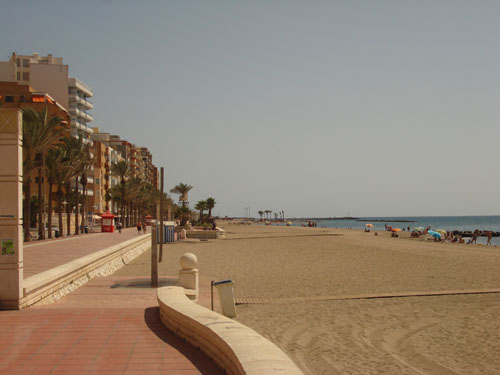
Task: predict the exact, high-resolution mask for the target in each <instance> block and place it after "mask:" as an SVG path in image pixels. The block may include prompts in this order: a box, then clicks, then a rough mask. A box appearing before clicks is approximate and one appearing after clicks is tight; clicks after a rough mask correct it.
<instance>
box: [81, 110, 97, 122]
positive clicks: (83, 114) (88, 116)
mask: <svg viewBox="0 0 500 375" xmlns="http://www.w3.org/2000/svg"><path fill="white" fill-rule="evenodd" d="M80 112H81V117H82V118H83V119H85V121H87V122H91V121H94V117H93V116H92V115H91V114H89V113H87V112H84V111H80Z"/></svg>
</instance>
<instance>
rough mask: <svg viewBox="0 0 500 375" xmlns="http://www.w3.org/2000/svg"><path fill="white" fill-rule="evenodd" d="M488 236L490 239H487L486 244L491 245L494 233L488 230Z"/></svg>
mask: <svg viewBox="0 0 500 375" xmlns="http://www.w3.org/2000/svg"><path fill="white" fill-rule="evenodd" d="M487 236H488V241H486V245H491V237H493V233H491V232H490V231H488V234H487Z"/></svg>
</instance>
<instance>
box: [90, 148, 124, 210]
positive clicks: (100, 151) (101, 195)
mask: <svg viewBox="0 0 500 375" xmlns="http://www.w3.org/2000/svg"><path fill="white" fill-rule="evenodd" d="M92 147H93V154H94V155H95V158H94V183H93V184H92V190H93V193H94V194H93V197H92V198H91V200H90V207H92V210H93V212H94V214H101V213H103V212H106V211H111V212H114V213H116V212H117V208H118V207H116V203H115V204H113V202H111V201H108V200H107V195H108V194H109V193H110V191H111V189H112V188H113V187H114V186H116V185H118V184H119V183H120V179H119V176H116V175H114V174H113V173H112V171H111V166H112V165H113V164H115V163H117V162H119V161H120V160H123V159H122V157H121V155H120V153H118V152H117V151H116V150H114V149H113V148H112V147H109V146H106V144H105V143H103V142H100V141H94V142H93V146H92Z"/></svg>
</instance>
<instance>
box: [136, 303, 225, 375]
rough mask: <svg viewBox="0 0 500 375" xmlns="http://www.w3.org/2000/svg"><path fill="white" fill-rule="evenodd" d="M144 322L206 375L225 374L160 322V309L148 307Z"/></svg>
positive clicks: (145, 311) (200, 352)
mask: <svg viewBox="0 0 500 375" xmlns="http://www.w3.org/2000/svg"><path fill="white" fill-rule="evenodd" d="M144 321H145V322H146V325H147V326H148V328H149V329H150V330H151V332H153V333H154V334H155V335H156V336H157V337H158V338H160V339H161V340H162V341H163V342H165V343H167V344H168V345H170V346H172V347H173V348H175V349H177V350H178V351H179V352H180V353H181V354H182V355H183V356H184V357H186V358H187V360H189V361H190V362H191V363H192V364H193V365H194V366H195V367H196V368H197V369H198V370H199V371H200V374H204V375H218V374H224V372H223V371H222V370H221V369H219V368H218V367H217V366H216V365H215V363H214V362H213V361H212V360H211V359H210V358H209V357H207V356H206V355H205V354H204V353H203V352H202V351H200V350H199V349H197V348H195V347H193V346H192V345H191V344H189V343H188V342H187V341H185V340H183V339H181V338H179V337H178V336H176V335H175V334H174V333H173V332H172V331H170V330H169V329H168V328H167V327H165V325H164V324H163V323H162V321H161V320H160V308H159V307H148V308H147V309H146V310H144Z"/></svg>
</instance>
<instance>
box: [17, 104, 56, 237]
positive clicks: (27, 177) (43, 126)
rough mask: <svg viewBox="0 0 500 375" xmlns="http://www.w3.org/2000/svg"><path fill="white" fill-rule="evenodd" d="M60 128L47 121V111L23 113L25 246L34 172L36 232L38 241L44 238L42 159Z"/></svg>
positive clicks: (54, 123)
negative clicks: (36, 185)
mask: <svg viewBox="0 0 500 375" xmlns="http://www.w3.org/2000/svg"><path fill="white" fill-rule="evenodd" d="M61 125H62V119H61V118H60V117H57V116H52V117H51V118H49V115H48V111H47V109H46V108H44V109H43V110H42V111H41V112H37V111H35V110H33V109H31V108H27V109H25V110H24V111H23V156H24V158H23V188H24V197H25V204H24V208H23V225H24V240H25V241H27V242H29V241H30V240H31V238H30V237H31V236H30V222H31V210H30V200H31V176H32V174H33V172H34V171H35V169H36V168H37V167H38V169H39V178H38V183H39V198H40V204H39V228H38V230H39V232H40V234H41V237H42V238H43V237H44V236H45V231H44V228H43V227H42V224H43V208H44V204H43V194H40V193H42V190H43V189H42V188H41V187H42V183H43V176H44V172H45V170H44V169H45V168H44V164H45V155H46V153H47V151H48V149H49V148H50V147H52V146H53V145H54V144H55V142H56V141H57V139H59V138H60V137H61V136H62V134H63V133H64V131H65V128H64V127H63V126H61Z"/></svg>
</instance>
